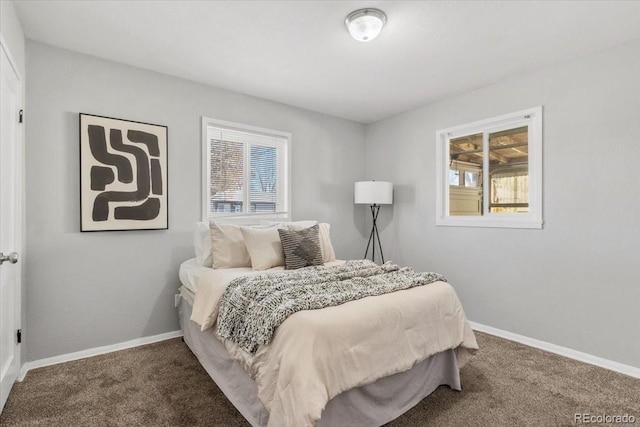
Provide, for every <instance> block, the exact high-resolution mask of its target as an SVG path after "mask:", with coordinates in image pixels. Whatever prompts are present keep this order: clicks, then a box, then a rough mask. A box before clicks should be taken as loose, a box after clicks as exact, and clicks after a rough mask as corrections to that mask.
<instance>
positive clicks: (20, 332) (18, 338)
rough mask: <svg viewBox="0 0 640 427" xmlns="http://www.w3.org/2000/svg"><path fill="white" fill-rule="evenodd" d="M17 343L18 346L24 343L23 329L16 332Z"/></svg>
mask: <svg viewBox="0 0 640 427" xmlns="http://www.w3.org/2000/svg"><path fill="white" fill-rule="evenodd" d="M16 341H18V344H20V343H21V342H22V329H18V330H17V331H16Z"/></svg>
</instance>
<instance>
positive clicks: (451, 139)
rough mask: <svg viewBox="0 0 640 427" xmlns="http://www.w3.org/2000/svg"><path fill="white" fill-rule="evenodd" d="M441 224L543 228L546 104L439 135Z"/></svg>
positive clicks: (441, 132)
mask: <svg viewBox="0 0 640 427" xmlns="http://www.w3.org/2000/svg"><path fill="white" fill-rule="evenodd" d="M436 144H437V145H436V151H437V156H436V157H437V164H436V171H437V177H436V185H437V198H436V209H437V212H436V224H437V225H451V226H472V227H512V228H542V107H536V108H532V109H529V110H525V111H518V112H516V113H512V114H506V115H504V116H500V117H495V118H492V119H487V120H482V121H478V122H474V123H469V124H466V125H462V126H456V127H453V128H449V129H443V130H439V131H438V132H437V133H436Z"/></svg>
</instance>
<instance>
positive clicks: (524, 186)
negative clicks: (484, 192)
mask: <svg viewBox="0 0 640 427" xmlns="http://www.w3.org/2000/svg"><path fill="white" fill-rule="evenodd" d="M489 177H490V179H491V189H490V197H489V211H490V212H494V213H501V212H529V131H528V127H527V126H522V127H518V128H515V129H508V130H504V131H500V132H494V133H490V134H489Z"/></svg>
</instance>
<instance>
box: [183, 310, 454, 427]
mask: <svg viewBox="0 0 640 427" xmlns="http://www.w3.org/2000/svg"><path fill="white" fill-rule="evenodd" d="M191 312H192V304H191V303H190V302H189V301H188V300H187V299H186V298H181V299H180V301H179V304H178V313H179V318H180V325H181V327H182V330H183V331H184V340H185V343H186V344H187V346H189V348H190V349H191V351H192V352H193V353H194V354H195V356H196V357H197V358H198V360H199V361H200V364H201V365H202V366H203V367H204V369H205V370H206V371H207V373H208V374H209V375H210V376H211V378H212V379H213V380H214V381H215V382H216V384H217V385H218V387H219V388H220V390H222V392H223V393H224V394H225V396H226V397H227V398H228V399H229V400H230V401H231V403H232V404H233V405H234V406H235V407H236V408H237V409H238V411H239V412H240V413H241V414H242V416H243V417H244V418H245V419H246V420H247V421H248V422H249V423H250V424H251V425H252V426H254V427H265V426H267V424H268V421H269V412H268V411H267V409H266V408H265V406H264V405H263V404H262V402H261V401H260V399H259V398H258V386H257V384H256V383H255V382H254V381H253V379H251V377H250V376H249V374H248V373H247V372H246V371H245V370H244V369H243V368H242V367H241V366H240V364H239V363H238V362H237V361H235V360H233V359H232V358H231V356H230V355H229V354H228V352H227V351H226V349H225V346H224V344H222V343H221V342H220V341H219V340H218V339H217V338H215V336H214V335H213V333H211V331H204V332H203V331H201V330H200V327H199V325H198V324H196V323H195V322H193V321H191V320H190V318H191ZM456 353H457V349H450V350H446V351H443V352H440V353H437V354H435V355H433V356H431V357H429V358H427V359H425V360H423V361H421V362H419V363H417V364H416V365H414V366H413V367H412V368H411V369H409V370H407V371H404V372H400V373H396V374H393V375H390V376H387V377H384V378H380V379H378V380H376V381H375V382H372V383H370V384H367V385H363V386H360V387H356V388H353V389H350V390H347V391H344V392H342V393H340V394H339V395H337V396H335V397H334V398H332V399H331V400H330V401H329V402H328V403H327V405H326V407H325V408H324V410H323V412H322V416H321V418H320V420H319V421H318V423H317V426H318V427H329V426H347V425H348V426H353V427H360V426H361V427H375V426H381V425H383V424H385V423H387V422H389V421H391V420H393V419H395V418H397V417H399V416H400V415H402V414H403V413H404V412H406V411H408V410H409V409H411V408H412V407H413V406H415V405H416V404H417V403H418V402H420V401H421V400H422V399H424V398H425V397H426V396H428V395H429V394H431V393H432V392H433V391H434V390H435V389H437V388H438V386H440V385H448V386H449V387H451V388H452V389H454V390H458V391H459V390H461V386H460V375H459V369H458V360H457V356H456Z"/></svg>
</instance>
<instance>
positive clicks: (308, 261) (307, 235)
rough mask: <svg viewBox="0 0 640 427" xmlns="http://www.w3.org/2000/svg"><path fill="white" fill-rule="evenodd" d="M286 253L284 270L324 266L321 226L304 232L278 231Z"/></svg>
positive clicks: (315, 226) (306, 229)
mask: <svg viewBox="0 0 640 427" xmlns="http://www.w3.org/2000/svg"><path fill="white" fill-rule="evenodd" d="M278 234H280V241H281V242H282V249H283V251H284V268H285V269H286V270H295V269H297V268H302V267H307V266H309V265H322V252H321V250H320V238H319V226H318V225H317V224H316V225H314V226H313V227H310V228H305V229H302V230H283V229H281V228H279V229H278Z"/></svg>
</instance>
